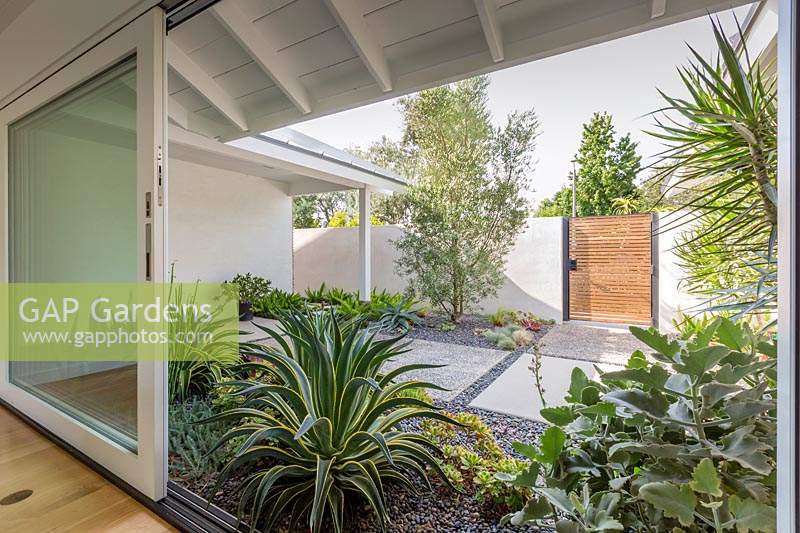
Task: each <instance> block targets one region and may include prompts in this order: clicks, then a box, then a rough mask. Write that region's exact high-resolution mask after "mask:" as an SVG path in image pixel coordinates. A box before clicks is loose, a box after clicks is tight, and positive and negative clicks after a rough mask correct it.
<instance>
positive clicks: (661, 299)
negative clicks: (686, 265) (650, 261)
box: [653, 213, 703, 331]
mask: <svg viewBox="0 0 800 533" xmlns="http://www.w3.org/2000/svg"><path fill="white" fill-rule="evenodd" d="M653 216H654V217H655V224H654V226H655V228H656V235H655V236H654V237H653V238H654V239H656V240H657V243H658V266H657V270H656V283H657V287H656V291H655V293H654V298H657V299H658V324H657V325H658V328H659V329H661V330H665V331H673V330H674V329H675V328H674V327H673V326H672V320H673V319H674V318H675V316H676V315H677V314H678V312H679V311H690V310H692V309H693V308H696V307H697V306H698V305H700V304H701V303H702V302H703V300H702V299H701V298H698V297H696V296H692V295H691V294H689V293H688V292H686V290H685V287H684V286H683V284H682V283H681V279H683V278H684V276H685V272H684V270H683V269H682V268H681V267H680V265H679V264H678V261H677V257H676V256H675V252H674V250H673V249H674V247H675V243H676V240H677V238H678V236H679V235H680V234H681V233H682V232H684V231H686V229H687V228H686V226H678V227H676V228H671V227H670V229H668V230H666V231H663V232H662V231H661V228H662V227H669V226H671V225H672V224H669V223H670V221H674V220H675V218H674V217H675V216H676V215H674V214H669V213H656V214H655V215H653ZM668 224H669V226H668ZM695 310H696V309H695Z"/></svg>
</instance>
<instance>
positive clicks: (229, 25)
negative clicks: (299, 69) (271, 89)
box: [211, 0, 311, 115]
mask: <svg viewBox="0 0 800 533" xmlns="http://www.w3.org/2000/svg"><path fill="white" fill-rule="evenodd" d="M236 1H237V0H223V1H222V2H219V3H217V4H215V5H214V6H213V7H212V8H211V12H212V13H213V14H214V16H215V17H216V18H217V20H219V21H220V22H221V23H222V25H223V26H224V27H225V28H226V29H227V30H228V32H229V33H230V34H231V36H233V38H234V39H236V41H237V42H238V43H239V45H240V46H241V47H242V48H244V50H245V51H246V52H247V53H248V54H250V57H252V58H253V60H254V61H255V62H256V63H257V64H258V65H259V66H260V67H261V69H262V70H263V71H264V73H265V74H267V75H268V76H269V77H270V78H272V80H273V81H274V82H275V84H276V85H277V86H278V87H279V88H280V89H281V90H282V91H283V93H284V94H285V95H286V96H287V97H288V98H289V100H291V101H292V103H293V104H294V105H295V107H297V109H298V110H299V111H300V112H301V113H303V114H304V115H305V114H307V113H310V112H311V96H310V95H309V94H308V90H306V88H305V86H304V85H303V84H302V83H301V82H300V79H299V78H298V77H297V76H296V75H295V73H294V71H293V69H292V68H291V66H290V65H289V64H288V63H287V61H286V60H285V59H284V58H281V57H280V56H279V55H278V53H277V52H276V51H275V46H273V45H272V44H271V43H269V42H268V40H267V38H266V36H265V35H263V34H261V33H260V32H259V31H258V30H257V29H256V27H255V26H254V25H253V23H252V22H251V21H250V20H249V19H248V18H247V16H246V15H245V14H244V12H243V11H242V10H241V8H240V7H239V6H238V5H237V4H236Z"/></svg>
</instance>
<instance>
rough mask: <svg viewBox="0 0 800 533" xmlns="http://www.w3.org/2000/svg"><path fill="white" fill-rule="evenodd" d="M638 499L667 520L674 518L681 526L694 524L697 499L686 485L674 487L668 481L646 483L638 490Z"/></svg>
mask: <svg viewBox="0 0 800 533" xmlns="http://www.w3.org/2000/svg"><path fill="white" fill-rule="evenodd" d="M639 497H640V498H642V499H644V501H646V502H647V503H649V504H651V505H652V506H653V507H655V508H656V509H660V510H661V511H663V512H664V516H666V517H668V518H676V519H678V521H679V522H680V523H681V525H683V526H686V527H689V526H691V525H692V524H694V508H695V505H697V498H695V496H694V492H692V488H691V487H690V486H689V485H688V484H684V485H680V486H676V485H674V484H672V483H670V482H668V481H656V482H653V483H647V484H645V485H642V487H641V488H639Z"/></svg>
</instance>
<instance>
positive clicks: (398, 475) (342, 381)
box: [207, 310, 454, 532]
mask: <svg viewBox="0 0 800 533" xmlns="http://www.w3.org/2000/svg"><path fill="white" fill-rule="evenodd" d="M279 320H280V322H281V331H275V330H272V329H270V328H261V329H262V330H263V331H264V332H266V333H267V334H268V335H270V337H271V338H272V340H274V342H275V343H276V344H275V346H267V345H263V346H262V345H253V344H248V345H244V346H243V352H244V353H245V355H247V356H249V357H251V358H253V359H254V360H257V361H259V362H252V363H246V364H243V365H242V367H241V370H242V372H246V375H248V376H249V377H248V379H244V380H241V381H238V382H228V383H227V384H226V386H230V387H234V388H235V389H236V392H234V393H233V394H234V395H236V396H241V397H242V398H244V402H243V404H242V406H241V407H236V408H233V409H230V410H227V411H225V412H224V413H221V414H219V415H216V416H212V417H210V418H208V419H207V422H215V421H221V420H231V421H235V422H236V423H237V426H236V427H234V428H233V429H231V430H230V431H229V432H228V433H227V434H226V435H225V436H224V437H223V438H222V439H221V441H220V442H219V445H220V446H224V445H225V444H226V443H227V442H229V441H230V440H231V439H235V438H240V437H244V439H245V441H244V443H243V444H242V445H241V446H240V447H239V449H238V451H237V453H236V455H235V457H234V458H233V459H231V460H230V461H229V462H228V463H227V464H226V465H225V467H224V468H222V470H221V472H220V475H219V476H218V479H217V487H219V486H220V484H222V483H224V482H225V480H227V479H229V478H230V477H231V475H232V474H233V473H234V472H237V471H239V470H240V469H243V468H244V469H247V471H248V475H247V477H246V478H245V479H244V480H243V481H242V482H241V484H240V486H239V488H238V490H239V491H240V505H239V518H240V519H247V520H249V521H250V524H251V525H252V527H253V528H261V529H262V530H263V531H270V530H272V529H273V527H274V526H275V524H276V522H277V521H278V519H279V517H280V516H281V514H282V513H284V512H289V513H290V517H291V523H290V524H289V530H291V531H295V530H296V526H297V524H299V523H301V522H302V521H305V522H306V523H307V524H308V526H309V527H310V529H311V531H312V532H318V531H329V530H333V531H342V530H343V529H344V528H345V522H346V520H347V518H348V517H347V514H346V513H347V512H348V511H349V510H350V509H351V508H352V507H353V506H354V504H355V503H356V502H355V501H354V500H366V501H367V502H368V503H369V505H370V507H371V508H372V510H373V512H375V514H376V515H377V519H378V522H379V524H380V526H381V528H382V529H383V528H385V526H386V523H387V521H388V514H387V510H386V501H385V496H384V490H383V486H384V484H385V483H387V482H389V481H392V482H396V483H399V484H400V485H402V486H404V487H405V488H407V489H408V490H410V491H412V492H413V493H417V494H418V493H419V492H420V490H419V489H420V488H421V487H419V486H418V484H419V483H422V488H425V489H428V490H430V489H431V486H430V482H429V471H430V472H433V473H435V474H436V475H438V476H440V477H441V478H442V479H445V480H446V479H447V478H446V475H445V474H444V472H443V471H442V469H441V468H440V466H439V463H438V461H437V460H436V459H435V457H434V455H435V454H437V455H438V454H440V453H441V452H440V450H439V449H438V448H437V447H436V446H435V444H434V443H433V442H431V440H430V439H428V438H426V437H425V436H423V435H419V434H415V433H409V432H406V431H403V430H402V429H400V427H399V424H400V423H401V422H402V421H404V420H409V419H423V420H424V419H437V420H440V421H443V422H445V423H448V424H449V423H454V421H453V420H452V419H450V418H449V417H447V416H446V415H444V414H442V413H439V412H438V411H436V410H435V408H433V406H432V405H431V404H430V403H428V402H425V401H422V400H419V399H416V398H412V397H408V396H403V395H402V394H401V393H403V392H404V391H410V390H413V389H441V388H440V387H438V386H437V385H434V384H431V383H426V382H421V381H398V379H399V378H400V377H401V376H403V375H404V374H406V373H408V372H410V371H412V370H417V369H419V368H428V367H433V366H435V365H422V366H420V365H412V366H401V367H399V368H397V369H395V370H392V371H391V372H388V373H385V374H384V373H382V368H383V365H384V364H385V363H386V361H388V360H389V359H392V358H394V357H397V356H398V355H400V354H402V353H403V352H404V351H405V350H406V347H407V343H403V342H401V341H402V336H398V337H394V338H390V339H384V340H378V339H377V338H376V337H375V335H374V333H372V332H370V331H369V330H367V329H364V328H361V327H360V322H359V321H340V320H339V319H338V318H337V315H336V313H335V312H333V311H332V310H331V311H323V312H319V313H296V314H289V313H286V314H282V315H280V316H279ZM284 335H285V336H284ZM267 377H269V381H265V379H266V378H267ZM273 380H274V383H273ZM412 474H413V475H414V477H411V475H412ZM415 480H416V481H415ZM211 493H212V494H215V493H216V488H215V489H214V490H213V491H212V492H211Z"/></svg>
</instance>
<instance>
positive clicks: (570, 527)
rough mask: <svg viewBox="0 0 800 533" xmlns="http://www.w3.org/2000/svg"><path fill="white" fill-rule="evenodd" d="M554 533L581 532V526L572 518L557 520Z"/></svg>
mask: <svg viewBox="0 0 800 533" xmlns="http://www.w3.org/2000/svg"><path fill="white" fill-rule="evenodd" d="M556 533H581V526H580V524H579V523H578V522H575V521H573V520H559V521H558V522H556Z"/></svg>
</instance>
